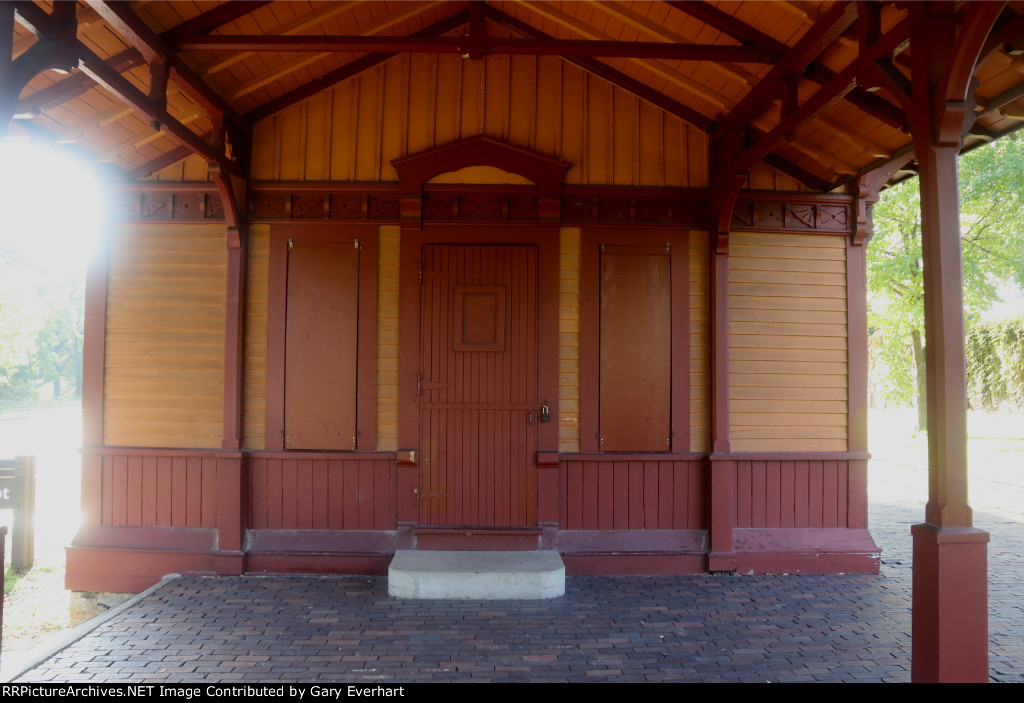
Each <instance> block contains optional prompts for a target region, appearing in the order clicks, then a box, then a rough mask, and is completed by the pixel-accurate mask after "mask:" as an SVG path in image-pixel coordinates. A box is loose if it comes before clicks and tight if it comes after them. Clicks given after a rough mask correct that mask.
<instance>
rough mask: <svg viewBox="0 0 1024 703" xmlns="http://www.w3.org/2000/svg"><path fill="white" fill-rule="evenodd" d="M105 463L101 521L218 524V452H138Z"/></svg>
mask: <svg viewBox="0 0 1024 703" xmlns="http://www.w3.org/2000/svg"><path fill="white" fill-rule="evenodd" d="M102 463H103V468H102V478H101V481H102V488H101V491H100V494H101V502H100V524H101V525H102V526H104V527H205V528H213V527H216V520H217V504H216V500H217V492H216V491H217V459H216V458H213V457H194V456H152V455H148V456H147V455H146V454H145V453H141V452H140V453H139V454H117V455H113V456H111V455H106V456H103V457H102Z"/></svg>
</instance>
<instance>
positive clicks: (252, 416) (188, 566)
mask: <svg viewBox="0 0 1024 703" xmlns="http://www.w3.org/2000/svg"><path fill="white" fill-rule="evenodd" d="M1022 6H1024V5H1022V3H1021V2H1009V3H1004V2H971V3H959V2H912V3H903V2H896V3H889V2H883V3H877V2H722V3H715V2H667V1H655V2H547V1H541V0H527V1H524V2H507V1H503V0H499V1H491V0H489V1H488V2H459V1H440V2H435V1H425V0H424V1H418V2H367V1H365V0H356V1H354V2H319V1H302V2H265V1H237V2H205V1H204V2H163V1H160V0H156V1H153V2H143V3H139V2H131V3H129V2H104V1H89V2H80V3H75V2H53V3H51V2H28V1H21V2H13V3H2V4H0V41H3V42H4V45H3V51H2V52H0V59H2V60H3V64H0V125H2V127H3V128H4V129H6V130H7V132H8V133H9V134H10V135H11V136H19V135H29V136H30V137H31V138H33V139H52V140H56V141H63V142H68V141H73V142H76V143H77V148H78V149H80V150H81V151H84V152H86V153H88V154H90V155H91V156H92V157H93V158H95V159H96V160H97V161H99V162H102V163H104V164H106V165H107V166H106V168H107V169H108V171H109V172H110V173H113V174H115V180H114V182H113V184H112V186H111V190H112V191H113V193H114V195H113V200H114V204H113V205H112V211H113V214H112V220H113V222H112V225H111V227H110V236H109V239H108V241H107V242H106V244H105V246H104V249H103V251H102V253H101V254H100V255H99V256H97V258H96V260H95V261H94V262H93V263H92V265H91V268H90V273H89V280H88V290H87V301H86V306H87V310H86V333H85V335H86V339H85V345H86V347H85V390H84V397H83V406H84V423H85V424H84V445H83V449H82V454H83V458H82V486H83V489H82V490H83V496H82V505H83V511H84V524H83V526H82V528H81V529H80V531H79V532H78V534H77V536H76V537H75V539H74V541H73V543H72V545H71V546H70V547H69V548H68V552H67V554H68V565H67V585H68V588H70V589H72V590H78V591H115V592H117V591H121V592H124V591H132V592H134V591H139V590H141V589H143V588H145V587H147V586H149V585H150V584H152V583H154V582H155V581H157V580H158V579H159V578H160V577H161V576H162V575H164V574H166V573H169V572H204V573H216V574H241V573H251V572H307V573H368V574H379V573H383V572H384V571H385V570H386V568H387V565H388V563H389V561H390V559H391V558H392V555H393V554H394V552H395V551H396V550H400V549H420V550H426V549H484V550H505V549H531V550H534V549H550V550H558V552H559V553H560V554H561V556H562V558H563V559H564V562H565V564H566V567H567V569H568V570H569V572H570V573H576V574H624V573H630V574H683V573H695V572H706V571H727V572H739V573H744V574H747V573H790V574H794V573H837V572H874V571H877V570H878V564H879V551H878V549H877V547H876V546H875V544H874V542H873V541H872V539H871V536H870V534H869V532H868V523H867V462H868V458H869V455H868V450H869V445H868V437H867V431H866V419H867V369H868V365H867V341H866V339H867V329H866V327H867V325H866V311H865V307H866V302H865V247H866V245H867V243H868V241H869V240H870V237H871V206H872V204H873V203H874V202H875V201H876V200H877V197H878V191H879V189H880V188H882V187H883V186H884V185H885V184H886V183H888V182H889V181H890V180H892V179H898V178H903V177H906V176H907V175H908V173H909V171H910V170H913V171H917V172H919V173H920V178H921V189H922V202H923V208H924V239H925V269H926V276H927V277H928V278H926V297H927V303H926V305H927V317H928V325H929V327H928V335H929V345H928V353H929V359H928V365H929V368H928V371H929V374H930V376H929V384H930V385H929V392H928V395H929V414H930V417H931V418H932V423H933V427H935V428H937V431H936V432H934V433H932V435H933V436H932V437H931V438H930V442H931V456H932V460H931V461H932V466H931V488H930V491H931V500H930V501H929V504H928V507H927V508H926V514H925V520H924V522H923V523H922V525H920V526H917V527H915V536H914V539H915V560H916V561H917V563H916V564H915V625H914V627H915V632H914V636H915V642H917V641H918V640H919V641H920V642H922V643H924V642H929V643H935V644H934V645H933V644H929V645H927V646H926V645H924V644H922V645H921V647H920V648H915V677H917V678H919V679H924V678H928V677H936V678H941V677H943V676H946V677H949V676H964V677H967V678H970V677H971V676H974V677H977V676H983V674H979V673H978V672H980V671H986V670H987V663H985V662H987V659H986V660H985V662H981V659H980V658H984V657H985V656H986V655H985V651H984V650H985V646H984V639H983V637H984V636H983V634H979V633H983V630H984V620H985V614H984V584H985V581H984V579H985V542H986V541H987V538H988V535H987V533H985V532H983V531H980V530H977V529H975V528H973V527H972V526H971V521H970V508H969V507H968V505H967V502H966V501H967V498H966V488H965V486H966V455H965V451H964V450H963V447H964V446H965V437H966V434H965V424H964V421H963V418H964V417H965V411H966V404H965V401H964V393H963V317H962V305H961V301H960V298H959V276H960V274H961V271H960V258H959V233H958V229H957V227H958V223H957V198H956V170H955V164H956V155H957V154H958V153H959V151H960V150H961V149H962V148H963V147H964V146H972V145H975V144H978V143H981V142H983V141H990V140H992V139H994V138H997V137H998V136H999V135H1000V134H1002V133H1004V132H1007V131H1010V130H1013V129H1016V128H1017V127H1018V126H1020V125H1021V124H1022V122H1021V119H1022V117H1024V111H1022V107H1021V102H1024V101H1022V100H1021V98H1022V96H1024V90H1022V85H1024V84H1022V83H1021V82H1020V73H1021V66H1022V60H1024V59H1022V58H1021V51H1022V50H1021V49H1019V48H1018V47H1021V46H1024V44H1022V38H1024V17H1022V12H1021V9H1022ZM8 42H10V43H9V44H8ZM8 48H9V49H10V51H8ZM7 55H10V56H11V57H12V60H11V61H9V62H8V61H7V60H6V56H7ZM55 206H57V207H59V203H55ZM933 340H934V341H933ZM979 623H981V624H980V625H979ZM979 628H980V629H979ZM964 647H966V648H967V650H968V653H967V654H964V652H963V651H962V650H963V648H964ZM958 648H959V649H958ZM950 651H953V652H955V656H950V654H949V652H950ZM944 667H947V668H944ZM948 667H952V668H948ZM948 671H956V672H957V673H955V674H949V673H943V672H948ZM964 671H966V672H968V673H966V674H964V673H962V672H964ZM936 672H939V673H936Z"/></svg>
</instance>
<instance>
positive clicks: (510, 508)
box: [419, 245, 540, 527]
mask: <svg viewBox="0 0 1024 703" xmlns="http://www.w3.org/2000/svg"><path fill="white" fill-rule="evenodd" d="M422 280H423V284H422V297H421V301H422V309H421V315H422V317H421V321H420V322H421V327H420V329H421V345H420V368H421V373H420V380H419V388H420V433H421V434H420V436H421V462H420V463H421V470H420V487H419V501H420V524H421V525H430V526H467V527H523V526H534V525H536V523H537V488H536V461H535V454H536V427H537V423H538V422H539V421H540V408H539V407H537V249H536V247H533V246H475V245H468V246H464V245H458V246H456V245H427V246H424V247H423V256H422Z"/></svg>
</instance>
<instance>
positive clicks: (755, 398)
mask: <svg viewBox="0 0 1024 703" xmlns="http://www.w3.org/2000/svg"><path fill="white" fill-rule="evenodd" d="M846 343H847V320H846V239H845V238H844V237H841V236H828V235H803V234H789V235H779V234H758V233H734V234H733V235H732V236H731V237H730V243H729V377H730V385H731V388H730V406H729V421H730V437H731V440H732V449H733V451H738V452H749V451H785V452H794V451H845V450H846V449H847V404H846V399H847V388H848V380H847V352H846V346H847V344H846Z"/></svg>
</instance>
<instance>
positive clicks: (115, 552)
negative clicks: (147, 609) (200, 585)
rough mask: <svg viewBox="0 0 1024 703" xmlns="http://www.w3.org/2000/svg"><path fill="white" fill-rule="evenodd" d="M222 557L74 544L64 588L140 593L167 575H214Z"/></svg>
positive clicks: (217, 555)
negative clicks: (216, 565) (218, 561)
mask: <svg viewBox="0 0 1024 703" xmlns="http://www.w3.org/2000/svg"><path fill="white" fill-rule="evenodd" d="M117 529H124V528H117ZM222 556H223V554H219V553H217V552H211V551H197V552H192V551H178V550H173V549H165V550H151V549H148V548H142V549H135V548H104V547H77V546H71V547H68V548H67V576H66V577H65V580H64V587H65V588H67V589H68V590H69V591H98V592H106V593H139V592H141V591H144V590H146V589H147V588H149V587H150V586H152V585H153V584H155V583H157V582H158V581H159V580H160V579H161V578H163V577H164V576H165V575H166V574H182V573H208V574H212V573H214V572H215V569H216V567H215V561H216V560H217V559H218V558H221V557H222Z"/></svg>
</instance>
